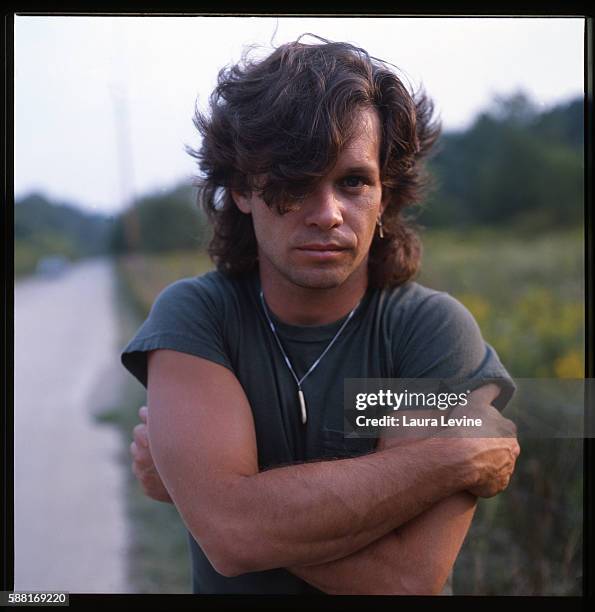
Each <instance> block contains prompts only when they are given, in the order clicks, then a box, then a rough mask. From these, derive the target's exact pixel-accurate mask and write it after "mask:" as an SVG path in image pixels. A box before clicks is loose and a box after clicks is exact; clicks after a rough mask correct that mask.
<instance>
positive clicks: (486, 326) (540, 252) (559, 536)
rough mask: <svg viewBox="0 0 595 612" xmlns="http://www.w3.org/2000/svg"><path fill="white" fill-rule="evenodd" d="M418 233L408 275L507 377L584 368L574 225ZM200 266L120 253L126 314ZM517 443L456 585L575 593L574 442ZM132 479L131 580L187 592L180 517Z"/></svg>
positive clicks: (186, 257) (123, 419)
mask: <svg viewBox="0 0 595 612" xmlns="http://www.w3.org/2000/svg"><path fill="white" fill-rule="evenodd" d="M423 236H424V238H423V239H424V245H425V255H424V265H423V269H422V272H421V275H420V277H419V279H418V280H419V282H422V283H423V284H426V285H428V286H430V287H433V288H436V289H440V290H444V291H448V292H449V293H451V294H452V295H453V296H455V297H456V298H458V299H459V300H460V301H462V302H463V303H464V304H465V305H466V306H467V307H468V308H469V309H470V310H471V312H472V313H473V314H474V316H475V318H476V319H477V321H478V323H479V325H480V327H481V329H482V332H483V334H484V337H485V339H486V341H487V342H489V343H490V344H491V345H492V346H493V347H494V348H495V349H496V350H497V352H498V354H499V355H500V358H501V360H502V361H503V363H504V364H505V365H506V367H507V368H508V369H509V371H510V373H511V374H512V375H513V376H514V377H526V378H529V377H531V378H549V377H556V378H564V377H566V378H575V377H576V378H581V377H582V376H583V342H584V306H583V299H584V297H583V296H584V289H583V281H584V274H583V237H582V231H580V230H565V231H561V232H560V231H559V232H553V231H552V232H547V233H546V232H544V233H542V234H541V235H538V236H527V235H519V234H518V233H516V234H515V233H514V232H508V231H506V230H504V229H500V230H498V231H494V230H479V229H475V230H472V231H465V232H462V231H461V232H455V231H452V230H449V231H447V230H441V231H437V230H434V231H427V232H425V233H424V235H423ZM209 268H211V264H210V262H209V260H208V259H207V257H206V256H205V255H204V254H202V253H200V252H197V251H181V252H173V253H172V252H170V253H166V254H158V255H156V254H155V255H141V254H131V255H126V256H123V257H121V258H120V260H119V271H120V278H121V282H122V288H123V295H126V296H127V300H128V304H129V305H131V306H132V308H133V309H132V310H131V311H130V312H133V313H134V316H135V317H136V320H137V323H140V321H141V320H142V318H144V317H145V316H146V315H147V313H148V310H149V308H150V305H151V303H152V301H153V300H154V298H155V296H156V295H157V293H159V291H160V290H161V289H163V288H164V287H165V286H166V285H168V284H169V283H171V282H172V281H173V280H176V279H178V278H181V277H185V276H193V275H196V274H201V273H203V272H204V271H206V270H208V269H209ZM133 327H134V325H132V326H131V327H129V328H128V331H130V329H131V328H133ZM131 333H132V332H130V335H131ZM132 385H134V391H133V392H132V394H131V395H130V396H129V398H128V400H127V401H128V402H129V403H128V405H125V406H123V410H122V411H120V414H119V415H115V414H114V415H112V416H113V418H114V419H115V420H117V421H118V422H119V423H120V424H121V425H122V427H123V429H124V431H125V432H126V433H127V435H129V432H130V429H131V428H132V426H133V425H134V423H135V422H136V409H137V407H138V406H139V405H140V403H141V402H143V401H144V396H143V394H142V390H141V389H140V387H139V385H135V384H134V383H131V386H132ZM521 446H522V454H521V457H520V458H519V462H518V467H517V471H516V473H515V476H514V478H513V481H512V483H511V485H510V487H509V489H508V491H507V492H506V493H505V494H504V495H500V496H497V497H495V498H492V499H489V500H482V501H481V502H480V504H479V507H478V511H477V514H476V518H475V520H474V522H473V525H472V528H471V531H470V533H469V535H468V537H467V539H466V541H465V544H464V547H463V551H462V553H461V555H460V557H459V560H458V562H457V564H456V566H455V572H454V592H455V594H477V595H514V594H518V595H537V594H539V595H565V594H580V592H581V571H582V567H581V563H582V561H581V555H582V548H581V545H582V486H583V485H582V441H581V440H576V439H549V440H547V439H546V440H540V439H527V440H521ZM131 487H132V492H133V496H134V503H132V506H131V507H132V511H133V513H135V514H136V518H133V522H134V523H135V524H136V525H137V526H136V532H137V536H136V537H137V540H138V542H137V546H136V548H135V550H136V558H135V560H134V561H135V563H136V564H137V565H136V567H137V568H139V570H138V571H137V572H135V575H136V576H137V579H138V581H140V582H139V588H140V589H141V590H142V591H143V592H176V591H177V592H180V591H182V592H183V591H188V590H189V582H188V580H189V579H188V578H187V576H188V566H189V558H188V552H187V548H186V541H185V532H184V530H183V528H182V526H181V523H180V521H179V518H178V517H177V516H176V514H175V511H174V512H171V510H173V509H172V508H166V507H164V504H159V503H158V502H152V501H149V500H143V499H142V494H141V493H140V489H139V488H138V487H137V486H136V485H135V484H134V483H131ZM143 568H144V569H143Z"/></svg>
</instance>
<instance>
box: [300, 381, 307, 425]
mask: <svg viewBox="0 0 595 612" xmlns="http://www.w3.org/2000/svg"><path fill="white" fill-rule="evenodd" d="M298 398H299V400H300V408H301V411H302V425H305V424H306V421H307V419H308V415H307V414H306V399H305V398H304V392H303V391H302V390H301V389H298Z"/></svg>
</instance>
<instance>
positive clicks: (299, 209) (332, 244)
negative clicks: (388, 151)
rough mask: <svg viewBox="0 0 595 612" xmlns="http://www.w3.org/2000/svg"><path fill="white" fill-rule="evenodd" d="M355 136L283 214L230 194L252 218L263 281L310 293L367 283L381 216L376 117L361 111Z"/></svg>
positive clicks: (253, 197) (248, 197)
mask: <svg viewBox="0 0 595 612" xmlns="http://www.w3.org/2000/svg"><path fill="white" fill-rule="evenodd" d="M354 133H355V135H354V137H353V139H352V140H351V141H350V142H349V143H348V144H347V145H346V146H345V148H344V149H343V150H342V151H340V153H339V157H338V160H337V163H336V165H335V166H334V167H333V168H332V170H331V171H330V172H329V173H328V174H327V175H325V176H324V177H322V178H321V179H320V181H319V182H318V183H317V185H316V186H315V188H314V189H313V190H312V191H311V193H310V194H309V195H308V196H307V197H306V198H305V199H304V200H300V204H299V206H296V207H291V208H290V210H289V211H288V212H286V213H285V214H283V215H282V214H280V213H279V212H277V210H276V208H275V207H271V208H269V207H268V206H267V205H266V203H265V202H264V200H262V198H261V197H260V196H259V195H258V194H257V193H254V192H253V193H251V194H248V195H240V194H237V193H234V198H235V200H236V203H237V205H238V207H239V208H240V210H242V212H245V213H250V214H251V215H252V219H253V223H254V232H255V234H256V240H257V243H258V257H259V266H260V273H261V276H263V275H266V277H267V278H268V279H269V280H271V281H273V282H281V283H285V282H289V283H292V284H293V285H297V286H299V287H303V288H308V289H331V288H334V287H338V286H340V285H342V284H343V283H344V282H345V281H347V280H348V279H351V280H353V279H354V276H357V277H359V278H360V279H361V278H362V275H363V277H364V278H365V277H366V275H367V261H368V251H369V250H370V245H371V244H372V238H373V237H374V231H375V227H376V221H377V219H378V216H379V214H380V213H381V210H382V202H381V200H382V186H381V183H380V167H379V162H380V121H379V119H378V116H377V113H376V112H375V111H373V110H369V109H366V110H361V111H360V114H359V118H358V120H357V127H356V130H355V132H354Z"/></svg>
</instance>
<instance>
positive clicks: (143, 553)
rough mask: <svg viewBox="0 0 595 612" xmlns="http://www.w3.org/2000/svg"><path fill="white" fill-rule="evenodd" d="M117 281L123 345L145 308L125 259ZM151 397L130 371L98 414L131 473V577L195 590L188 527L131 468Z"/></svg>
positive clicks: (145, 589) (163, 589) (144, 586)
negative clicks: (118, 441)
mask: <svg viewBox="0 0 595 612" xmlns="http://www.w3.org/2000/svg"><path fill="white" fill-rule="evenodd" d="M114 267H115V271H116V283H117V291H116V295H117V300H118V304H117V312H118V315H119V320H118V325H119V329H118V336H119V345H120V346H121V347H124V346H125V345H126V343H127V342H128V341H129V340H130V338H132V336H133V335H134V333H135V332H136V330H137V329H138V327H139V325H140V323H141V322H142V320H143V318H144V316H145V314H144V313H143V312H142V306H141V302H140V300H139V298H138V296H136V295H135V294H134V293H133V290H132V289H131V287H130V285H129V284H128V280H127V276H126V273H125V271H124V268H123V263H122V262H121V261H120V262H117V263H115V264H114ZM145 402H146V393H145V390H144V388H143V387H142V385H141V384H140V383H139V382H137V381H135V380H134V379H133V378H132V376H128V377H126V379H125V382H124V384H123V389H122V392H121V395H120V400H119V402H118V403H117V404H115V405H114V406H113V407H111V408H110V409H109V410H107V411H103V412H102V413H101V414H100V415H99V416H98V417H97V419H98V420H99V421H101V422H103V423H109V424H112V425H114V426H115V427H117V428H118V429H119V430H120V433H121V438H122V448H121V452H120V454H119V460H120V461H121V463H122V469H123V470H124V472H125V473H126V499H125V504H126V510H127V514H128V520H129V525H130V529H129V533H130V534H131V541H130V543H129V559H128V581H129V584H130V585H131V587H132V589H133V591H134V592H136V593H148V594H158V593H191V592H192V584H191V572H190V555H189V550H188V540H187V532H186V529H185V527H184V525H183V523H182V520H181V519H180V517H179V515H178V512H177V510H176V509H175V507H174V506H173V505H171V504H166V503H162V502H157V501H154V500H151V499H149V498H147V497H146V496H145V495H144V493H143V492H142V489H141V487H140V485H139V484H138V482H137V481H136V478H135V477H134V475H133V473H132V470H131V468H130V454H129V445H130V442H131V441H132V429H133V427H134V426H135V425H136V424H137V423H138V422H139V419H138V414H137V413H138V408H139V406H141V405H142V404H144V403H145Z"/></svg>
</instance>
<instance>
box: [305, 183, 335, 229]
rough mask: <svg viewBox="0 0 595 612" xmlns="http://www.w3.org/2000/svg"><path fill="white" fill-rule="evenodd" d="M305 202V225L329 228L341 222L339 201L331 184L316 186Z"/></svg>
mask: <svg viewBox="0 0 595 612" xmlns="http://www.w3.org/2000/svg"><path fill="white" fill-rule="evenodd" d="M305 204H306V206H305V209H306V216H305V223H306V225H311V226H316V227H319V228H320V229H324V230H329V229H332V228H333V227H337V226H339V225H341V224H342V223H343V213H342V207H341V201H340V199H339V198H338V197H337V193H336V192H335V190H334V189H333V187H332V186H331V185H326V186H318V187H317V188H316V189H315V190H314V191H313V192H312V193H311V194H310V195H309V197H308V198H307V201H306V203H305Z"/></svg>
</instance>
